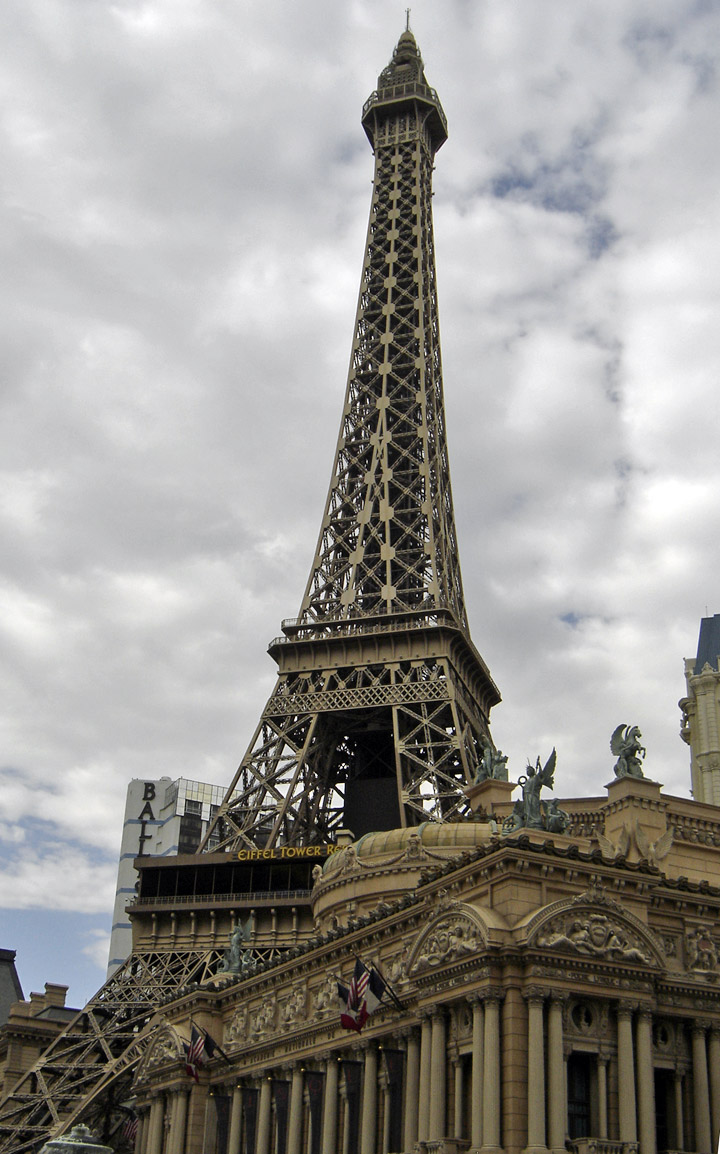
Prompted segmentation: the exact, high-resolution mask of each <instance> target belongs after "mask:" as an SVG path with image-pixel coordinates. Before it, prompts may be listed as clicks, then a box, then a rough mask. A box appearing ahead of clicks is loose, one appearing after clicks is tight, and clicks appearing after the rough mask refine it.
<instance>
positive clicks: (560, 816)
mask: <svg viewBox="0 0 720 1154" xmlns="http://www.w3.org/2000/svg"><path fill="white" fill-rule="evenodd" d="M641 739H642V734H641V732H640V730H639V729H638V727H637V725H625V724H622V725H618V726H617V728H616V729H615V730H614V731H613V735H612V737H611V738H610V749H611V751H612V752H613V753H614V754H615V756H616V757H617V761H616V762H615V765H614V767H613V768H614V771H615V776H616V777H618V778H620V777H644V776H645V775H644V774H643V770H642V759H643V758H644V757H645V754H646V752H647V751H646V749H645V747H644V746H643V745H642V744H641ZM481 746H482V760H481V761H480V764H479V765H478V768H477V770H476V773H475V781H476V783H480V782H483V781H489V780H491V779H494V780H495V781H507V780H508V769H507V762H508V759H507V756H506V755H505V754H503V752H502V750H499V749H495V747H494V745H493V744H492V742H491V741H490V740H489V739H488V738H486V737H483V738H482V739H481ZM556 765H557V753H556V751H555V750H554V749H553V751H552V753H551V754H550V756H549V758H548V759H547V761H546V762H545V764H544V765H542V764H541V762H540V758H539V757H538V758H537V760H536V762H535V765H531V764H530V763H529V762H528V767H527V773H526V774H522V775H521V776H520V777H519V778H518V785H519V786H521V787H522V797H519V798H517V800H516V801H515V802H514V804H513V808H512V812H511V813H510V814H509V815H508V817H506V818H505V819H504V821H503V823H502V830H501V832H502V833H504V834H508V833H514V832H515V831H516V830H519V829H544V830H547V832H548V833H564V832H565V831H566V829H567V828H568V826H569V825H570V815H569V814H567V813H566V812H565V810H563V809H560V805H559V802H558V800H557V798H554V797H551V798H548V800H547V801H543V800H541V798H540V791H541V790H542V789H543V788H545V789H552V788H553V786H554V780H555V766H556Z"/></svg>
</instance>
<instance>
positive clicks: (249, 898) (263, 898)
mask: <svg viewBox="0 0 720 1154" xmlns="http://www.w3.org/2000/svg"><path fill="white" fill-rule="evenodd" d="M310 893H311V891H310V890H247V891H245V892H243V893H236V894H180V895H178V896H177V897H172V896H168V895H166V894H162V895H158V896H157V897H150V896H147V897H141V898H135V900H134V901H132V902H130V903H129V905H131V906H132V907H133V909H139V908H142V907H144V906H194V905H218V906H219V905H223V906H231V905H243V906H246V905H266V906H267V905H272V904H273V902H278V901H282V902H287V901H307V900H308V899H309V897H310Z"/></svg>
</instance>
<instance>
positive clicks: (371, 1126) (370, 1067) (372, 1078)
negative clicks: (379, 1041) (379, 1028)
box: [360, 1045, 378, 1154]
mask: <svg viewBox="0 0 720 1154" xmlns="http://www.w3.org/2000/svg"><path fill="white" fill-rule="evenodd" d="M377 1076H378V1072H377V1050H376V1049H375V1047H374V1046H373V1045H369V1046H368V1047H367V1049H366V1050H365V1075H364V1077H363V1095H362V1118H361V1122H360V1154H375V1124H376V1122H377Z"/></svg>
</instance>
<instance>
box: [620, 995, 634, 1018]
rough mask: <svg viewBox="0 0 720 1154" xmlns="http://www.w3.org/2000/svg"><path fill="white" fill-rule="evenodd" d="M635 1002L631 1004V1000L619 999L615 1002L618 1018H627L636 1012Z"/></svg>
mask: <svg viewBox="0 0 720 1154" xmlns="http://www.w3.org/2000/svg"><path fill="white" fill-rule="evenodd" d="M637 1007H638V1004H637V1002H633V1001H632V999H631V998H620V999H619V1000H618V1002H617V1015H618V1018H629V1017H631V1016H632V1015H633V1014H634V1013H635V1011H636V1010H637Z"/></svg>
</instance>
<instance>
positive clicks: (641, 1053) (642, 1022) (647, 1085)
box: [621, 1008, 657, 1154]
mask: <svg viewBox="0 0 720 1154" xmlns="http://www.w3.org/2000/svg"><path fill="white" fill-rule="evenodd" d="M636 1039H637V1113H638V1138H639V1141H640V1149H641V1150H642V1152H643V1154H656V1151H657V1145H656V1137H655V1069H654V1066H653V1055H652V1013H651V1012H650V1010H648V1009H644V1008H643V1009H641V1010H640V1012H639V1014H638V1019H637V1027H636ZM621 1093H622V1084H621Z"/></svg>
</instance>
